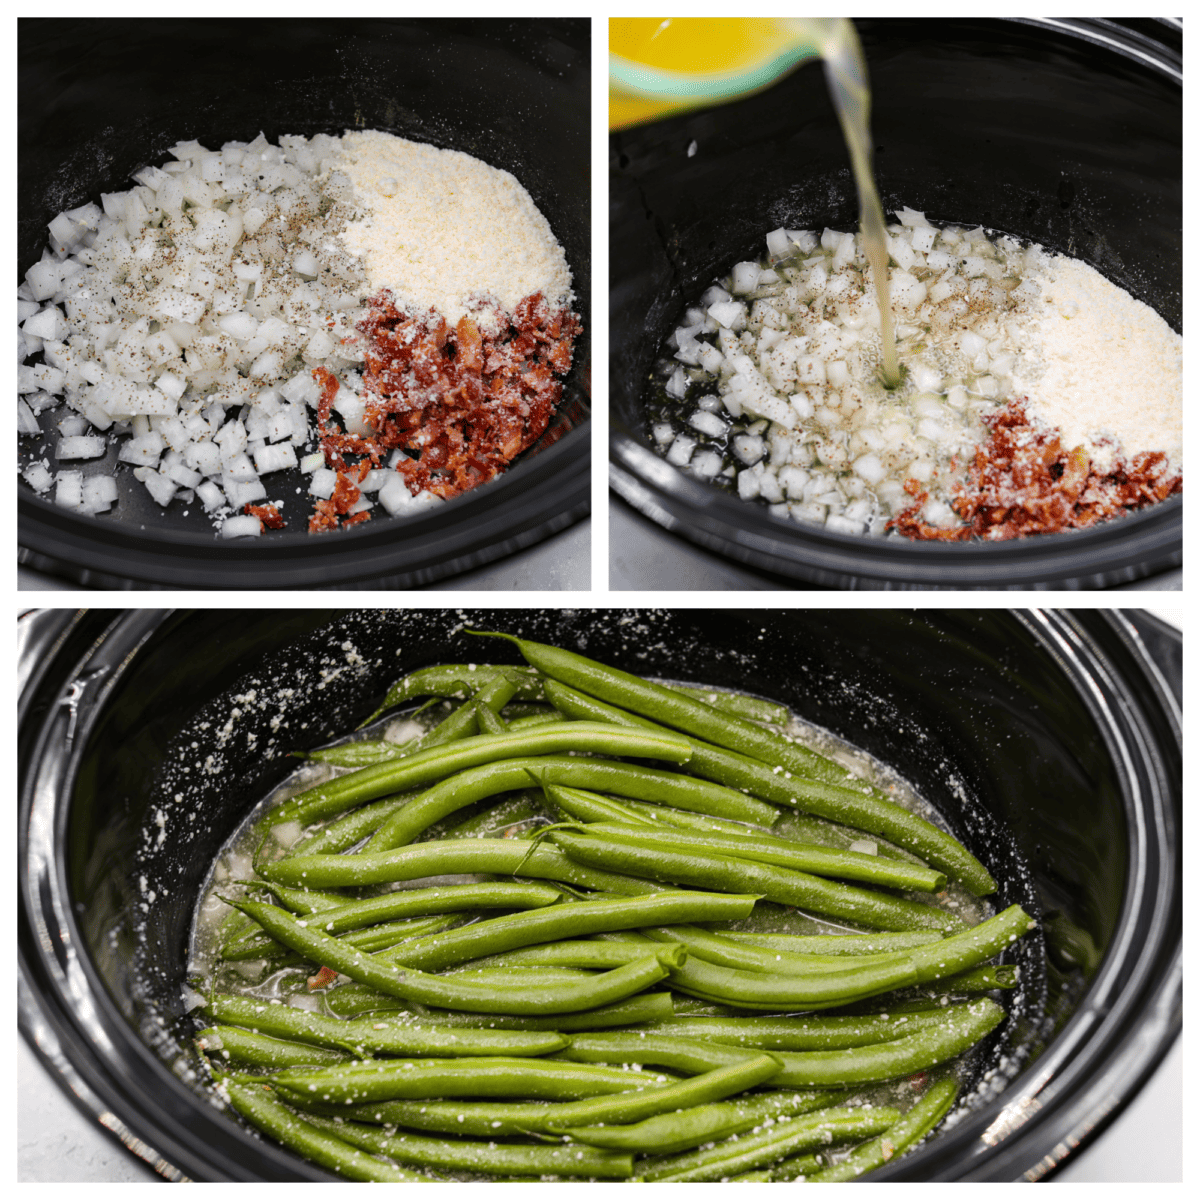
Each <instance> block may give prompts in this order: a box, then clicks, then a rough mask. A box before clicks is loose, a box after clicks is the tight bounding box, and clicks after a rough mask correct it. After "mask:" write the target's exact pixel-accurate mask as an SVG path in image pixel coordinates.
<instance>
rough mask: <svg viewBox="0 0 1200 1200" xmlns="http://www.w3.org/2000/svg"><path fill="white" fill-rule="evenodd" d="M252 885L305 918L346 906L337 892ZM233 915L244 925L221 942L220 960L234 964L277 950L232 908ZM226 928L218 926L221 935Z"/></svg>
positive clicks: (243, 915) (256, 882)
mask: <svg viewBox="0 0 1200 1200" xmlns="http://www.w3.org/2000/svg"><path fill="white" fill-rule="evenodd" d="M252 886H254V887H255V888H260V889H262V890H264V891H268V892H270V893H271V894H272V895H274V896H275V897H276V898H277V899H279V900H281V901H282V902H283V904H284V906H285V907H286V908H288V909H290V910H291V911H292V912H294V913H299V914H300V915H301V916H308V915H309V914H310V913H315V912H321V911H323V910H325V909H331V908H338V907H339V906H340V905H343V904H345V903H346V897H345V896H342V895H339V894H338V893H337V892H321V891H316V890H310V889H308V888H284V887H277V886H276V885H274V884H270V883H264V882H263V881H261V880H254V881H253V885H252ZM233 915H234V916H237V917H241V918H242V922H244V923H245V924H244V925H243V926H242V928H241V930H240V931H239V932H238V933H237V934H236V936H233V937H225V938H224V940H223V941H222V942H221V957H222V958H224V959H226V960H227V961H230V962H237V961H240V960H243V959H248V958H258V957H260V956H261V955H262V954H264V953H267V952H269V951H271V950H277V949H278V948H279V943H278V942H276V941H275V940H274V938H269V937H267V935H266V934H265V933H263V931H262V929H260V928H259V926H258V925H256V924H255V923H254V922H253V921H252V920H251V919H250V918H249V917H247V916H246V914H245V913H241V912H238V911H237V910H236V909H234V911H233ZM228 927H229V923H226V924H224V925H222V932H223V933H224V932H225V931H226V930H227V929H228Z"/></svg>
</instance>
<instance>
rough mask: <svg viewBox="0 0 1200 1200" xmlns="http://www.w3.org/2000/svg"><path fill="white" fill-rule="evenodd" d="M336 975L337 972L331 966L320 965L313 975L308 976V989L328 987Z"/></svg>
mask: <svg viewBox="0 0 1200 1200" xmlns="http://www.w3.org/2000/svg"><path fill="white" fill-rule="evenodd" d="M337 977H338V973H337V972H336V971H335V970H334V969H333V968H332V967H322V968H321V969H320V970H319V971H318V972H317V973H316V974H315V975H310V976H309V977H308V990H309V991H310V992H315V991H316V990H317V988H323V987H328V986H329V985H330V984H331V983H332V982H333V981H334V980H335V979H336V978H337Z"/></svg>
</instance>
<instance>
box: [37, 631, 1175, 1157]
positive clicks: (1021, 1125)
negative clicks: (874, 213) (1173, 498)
mask: <svg viewBox="0 0 1200 1200" xmlns="http://www.w3.org/2000/svg"><path fill="white" fill-rule="evenodd" d="M626 616H632V617H634V618H635V619H633V620H629V621H624V620H622V618H624V617H626ZM463 619H464V617H463V616H460V615H458V614H446V613H442V612H408V613H395V614H378V613H370V614H366V615H353V614H351V615H345V614H341V615H339V614H335V613H332V612H294V613H287V614H279V613H272V614H266V615H264V614H259V613H249V612H236V611H229V612H198V613H161V612H155V611H143V612H131V613H124V614H120V613H105V612H100V611H92V612H88V613H82V614H71V613H63V612H49V613H45V614H40V615H37V616H34V617H30V618H26V621H25V623H24V624H23V627H22V639H23V645H22V657H21V669H22V680H21V682H22V714H21V746H20V751H21V770H22V794H21V809H20V828H19V833H20V845H19V855H20V864H21V872H22V874H21V895H20V918H19V930H20V941H19V949H20V963H21V972H20V989H19V991H20V1010H21V1019H22V1027H23V1029H24V1031H25V1033H26V1036H27V1037H29V1039H30V1041H31V1042H32V1043H33V1044H34V1045H35V1047H36V1048H37V1049H38V1050H39V1052H40V1053H41V1054H42V1056H43V1058H44V1059H45V1060H46V1061H47V1064H48V1065H49V1066H51V1067H52V1068H53V1069H54V1070H55V1071H56V1072H57V1073H58V1074H59V1076H60V1078H62V1079H63V1080H64V1082H65V1083H66V1084H67V1085H68V1086H69V1087H70V1089H71V1091H72V1094H73V1096H74V1098H75V1099H76V1101H77V1103H79V1104H80V1105H81V1106H82V1107H83V1108H84V1109H85V1111H89V1112H91V1113H93V1114H99V1113H101V1112H105V1113H108V1114H109V1116H108V1118H106V1122H107V1124H108V1127H109V1128H111V1129H113V1130H114V1132H117V1133H118V1134H119V1135H120V1136H123V1137H124V1138H125V1140H126V1141H127V1143H129V1144H133V1145H135V1148H137V1147H140V1148H141V1150H140V1151H139V1152H143V1157H146V1158H147V1159H148V1160H149V1161H151V1162H153V1163H155V1165H157V1166H158V1167H159V1169H160V1170H162V1171H163V1173H164V1174H168V1175H173V1176H175V1177H178V1176H186V1177H189V1178H196V1179H210V1180H222V1179H231V1180H255V1179H277V1180H285V1179H321V1178H325V1176H324V1175H323V1173H322V1172H321V1171H319V1170H318V1169H317V1168H315V1167H313V1166H311V1165H310V1164H306V1163H303V1162H301V1161H299V1160H297V1159H295V1158H294V1157H292V1156H291V1155H289V1154H287V1153H285V1152H284V1151H282V1150H281V1149H279V1148H278V1147H275V1146H274V1145H272V1144H270V1143H267V1142H264V1141H261V1140H259V1139H257V1138H256V1137H254V1136H253V1135H252V1134H250V1133H249V1132H248V1131H247V1130H246V1129H245V1128H243V1127H241V1126H240V1125H239V1124H238V1123H237V1122H236V1121H234V1120H232V1119H231V1118H230V1117H228V1116H226V1115H224V1114H222V1113H220V1112H218V1111H217V1110H216V1109H214V1108H213V1107H212V1106H211V1105H210V1104H208V1103H207V1102H206V1101H205V1100H204V1099H203V1098H202V1096H201V1094H200V1093H201V1089H200V1085H199V1083H198V1078H197V1076H196V1073H195V1072H196V1068H197V1063H196V1060H195V1059H194V1057H193V1056H192V1052H191V1051H190V1049H188V1037H189V1035H190V1033H191V1032H192V1029H193V1026H192V1022H191V1019H190V1018H189V1017H188V1016H187V1013H186V1012H185V1008H184V1000H183V994H182V992H181V985H182V984H183V982H184V980H185V962H186V949H187V946H186V943H187V935H188V929H189V925H190V921H191V916H192V909H193V905H194V903H195V900H196V896H197V894H198V891H199V889H200V886H201V884H202V881H203V879H204V877H205V874H206V872H207V869H208V864H209V862H210V861H211V859H212V858H213V856H214V855H215V853H216V851H217V849H218V848H219V847H220V845H221V844H222V843H223V841H224V840H225V838H226V837H227V835H228V834H229V832H231V830H232V829H233V828H234V827H235V826H236V825H237V824H238V822H239V821H240V819H241V818H242V816H243V815H244V814H245V812H246V811H247V810H248V808H249V807H250V806H251V805H253V803H254V802H255V801H256V800H257V799H258V798H259V797H260V796H261V795H262V794H263V793H264V792H265V791H266V790H267V789H268V788H269V787H270V786H271V785H272V784H273V783H274V782H276V781H277V780H278V779H279V778H281V777H282V776H283V775H284V774H285V773H286V772H287V771H288V770H289V769H290V766H289V763H288V761H287V758H286V751H287V750H289V749H291V748H292V747H293V746H301V747H302V746H311V745H314V744H318V743H320V742H321V741H323V740H325V739H327V738H328V737H329V736H330V735H331V734H333V733H334V732H335V731H337V730H340V729H344V728H346V727H348V726H349V725H351V724H353V723H356V722H357V721H358V720H360V719H361V718H362V717H363V716H365V715H366V714H367V713H368V712H369V711H371V709H372V708H373V707H374V705H375V703H376V702H377V700H378V698H379V697H380V696H381V695H382V693H383V691H384V690H385V688H386V686H387V684H388V682H389V681H390V680H392V679H393V678H394V677H395V676H397V675H398V674H401V673H403V672H405V671H407V670H410V669H412V668H414V667H417V666H420V665H422V664H427V663H433V662H444V661H456V660H458V661H462V660H470V661H484V660H486V661H498V662H499V661H514V657H513V655H512V654H511V653H510V652H509V648H508V647H506V646H505V645H503V644H501V643H498V642H494V641H492V642H488V643H486V644H485V645H484V644H481V643H480V642H479V641H477V640H475V639H473V638H470V637H468V636H467V635H466V634H464V633H463V632H462V627H461V621H462V620H463ZM465 620H466V621H468V622H470V621H474V622H477V623H478V624H479V625H481V626H486V627H489V628H495V629H502V630H509V631H514V632H518V631H519V632H522V633H524V634H527V635H530V636H533V637H535V638H541V639H545V640H552V641H555V642H557V643H559V644H562V645H565V646H568V647H573V648H577V649H580V650H583V651H585V652H587V653H588V654H591V655H594V656H596V657H597V658H600V659H603V660H605V661H610V662H612V663H614V664H616V665H620V666H624V667H626V668H629V669H632V670H636V671H640V672H645V673H649V674H660V675H662V676H666V677H674V678H677V679H680V680H697V681H699V680H703V681H707V682H711V683H715V684H718V685H730V686H739V687H748V688H751V689H753V690H755V691H757V692H759V693H761V694H762V695H765V696H768V697H771V698H773V699H776V700H779V701H782V702H784V703H787V704H789V705H791V706H792V707H793V708H795V709H796V710H797V712H799V713H800V714H801V715H802V716H804V717H806V718H808V719H810V720H813V721H815V722H817V723H819V724H822V725H824V726H826V727H828V728H829V729H831V730H833V731H834V732H835V733H838V734H841V735H842V736H845V737H847V738H848V739H850V740H852V741H854V742H855V743H857V744H858V745H860V746H862V747H863V748H864V749H866V750H868V751H870V752H871V753H872V754H874V755H876V756H877V757H878V758H880V759H881V760H883V761H884V762H885V763H887V764H888V765H890V766H892V767H894V768H895V769H897V770H898V771H900V772H901V773H903V774H904V775H905V776H907V778H908V779H909V780H911V781H912V782H913V783H914V784H915V785H916V786H917V787H918V788H919V789H920V790H921V791H922V792H923V794H924V795H925V796H926V797H927V798H928V799H929V800H931V801H932V802H933V803H934V804H936V805H937V806H938V808H939V809H940V811H941V812H942V814H943V815H944V817H945V818H946V819H947V820H948V822H949V824H950V826H951V827H952V828H953V829H954V831H955V832H956V833H957V834H958V836H960V837H961V838H962V839H963V840H964V842H965V843H966V844H967V845H968V846H969V847H970V848H971V850H972V851H973V852H974V853H975V854H976V855H978V856H979V857H980V858H981V859H982V860H983V862H984V863H985V865H987V866H988V868H989V870H991V872H992V873H993V875H995V876H996V878H997V879H998V880H999V881H1000V892H999V895H998V896H997V897H996V900H997V902H998V903H1001V904H1006V903H1010V902H1014V901H1019V902H1020V903H1022V904H1024V905H1026V906H1027V907H1028V909H1029V911H1030V912H1032V913H1033V914H1035V915H1036V916H1037V918H1038V919H1039V921H1040V922H1041V926H1042V931H1043V932H1042V934H1041V935H1038V936H1036V937H1035V938H1032V939H1029V940H1028V941H1027V942H1024V943H1022V944H1021V946H1020V948H1019V949H1018V951H1017V954H1018V959H1017V961H1019V962H1020V964H1021V967H1022V984H1021V987H1020V989H1019V990H1018V991H1017V992H1016V993H1015V994H1014V995H1011V996H1009V997H1008V998H1007V1000H1006V1002H1007V1003H1009V1005H1010V1010H1011V1012H1012V1018H1013V1019H1012V1020H1011V1021H1010V1022H1009V1024H1008V1025H1007V1026H1006V1029H1005V1032H1004V1034H1003V1036H1002V1037H997V1038H996V1039H994V1040H993V1041H992V1042H991V1043H990V1044H989V1045H988V1047H987V1050H986V1053H985V1055H984V1057H983V1059H982V1060H981V1062H980V1063H979V1065H978V1068H977V1070H976V1079H978V1077H979V1074H980V1073H981V1072H982V1071H984V1070H986V1069H987V1068H988V1067H989V1066H991V1065H994V1064H995V1062H997V1061H998V1059H999V1057H1000V1056H1001V1055H1008V1056H1015V1057H1016V1058H1017V1059H1018V1060H1019V1061H1020V1062H1021V1070H1020V1073H1019V1074H1018V1075H1017V1077H1016V1078H1015V1079H1014V1080H1013V1081H1012V1082H1011V1083H1010V1084H1009V1085H1008V1087H1007V1088H1006V1089H1005V1090H1004V1091H1003V1092H1002V1093H1001V1094H1000V1095H998V1096H995V1097H993V1098H991V1099H987V1100H984V1101H982V1102H981V1104H980V1106H979V1107H978V1109H977V1110H976V1111H973V1112H972V1113H971V1114H969V1115H968V1116H967V1117H966V1118H965V1119H964V1120H963V1121H961V1122H960V1123H959V1124H958V1125H957V1126H956V1127H955V1128H954V1129H952V1130H951V1131H949V1132H948V1133H946V1134H944V1135H942V1136H941V1137H939V1138H938V1139H937V1140H936V1141H934V1142H933V1143H931V1144H930V1145H929V1146H927V1147H925V1148H923V1149H922V1150H921V1151H920V1152H919V1153H918V1154H916V1155H914V1156H912V1157H911V1158H909V1159H905V1160H904V1161H903V1162H900V1163H897V1164H894V1165H893V1166H891V1167H888V1168H887V1169H886V1172H885V1173H886V1175H888V1176H890V1177H894V1178H898V1179H950V1178H963V1179H968V1178H976V1179H1015V1178H1019V1177H1022V1176H1024V1177H1027V1178H1035V1177H1038V1176H1039V1175H1041V1174H1043V1173H1045V1172H1046V1171H1049V1170H1053V1168H1054V1167H1055V1166H1056V1165H1057V1164H1058V1163H1059V1162H1060V1161H1061V1160H1062V1159H1063V1157H1064V1156H1065V1155H1066V1154H1067V1153H1068V1152H1069V1150H1068V1148H1069V1147H1071V1146H1073V1145H1075V1144H1077V1143H1083V1142H1086V1140H1087V1139H1088V1138H1089V1137H1091V1136H1094V1135H1095V1134H1096V1133H1097V1132H1099V1130H1100V1129H1102V1128H1103V1127H1104V1125H1105V1124H1106V1123H1107V1121H1108V1120H1110V1119H1111V1118H1112V1116H1113V1115H1114V1114H1115V1113H1116V1112H1117V1111H1119V1110H1120V1108H1121V1106H1122V1105H1123V1104H1124V1103H1125V1102H1126V1101H1127V1100H1128V1099H1129V1098H1130V1097H1131V1096H1132V1095H1133V1094H1134V1093H1135V1092H1136V1090H1137V1088H1138V1087H1139V1086H1140V1084H1141V1083H1142V1082H1143V1081H1144V1080H1145V1078H1146V1077H1147V1076H1148V1075H1149V1073H1150V1072H1151V1071H1152V1070H1153V1068H1154V1066H1155V1065H1156V1064H1157V1062H1158V1061H1159V1059H1160V1058H1161V1056H1162V1054H1163V1053H1165V1051H1166V1049H1167V1047H1168V1046H1169V1045H1170V1043H1171V1041H1172V1039H1173V1038H1174V1036H1175V1034H1176V1033H1177V1031H1178V1028H1179V1023H1180V1019H1181V1002H1180V984H1179V976H1178V971H1179V963H1180V946H1181V904H1180V888H1181V879H1180V842H1179V822H1180V815H1181V807H1180V806H1181V799H1180V742H1179V725H1178V708H1177V701H1176V699H1175V696H1176V695H1177V694H1178V685H1179V680H1180V677H1181V676H1180V671H1179V666H1180V660H1179V641H1178V638H1177V636H1174V635H1173V634H1172V632H1171V631H1169V630H1167V629H1166V628H1165V627H1163V626H1161V625H1159V624H1158V623H1157V622H1154V621H1153V620H1152V619H1149V618H1145V617H1143V616H1141V615H1139V614H1126V615H1122V614H1119V613H1118V614H1110V613H1104V612H1084V613H1076V614H1057V613H1049V614H1045V613H1004V612H950V613H937V612H927V613H921V614H914V613H907V612H872V611H855V612H821V611H811V612H803V611H802V612H788V613H781V612H760V613H735V612H704V611H698V612H682V613H676V614H670V613H655V612H640V613H631V614H626V613H620V612H618V613H612V614H609V613H593V612H588V611H584V610H581V611H576V612H566V613H563V612H557V611H552V612H549V613H536V612H511V611H510V612H503V611H502V612H483V613H476V614H465ZM347 647H350V648H351V649H347ZM397 649H400V650H401V653H400V654H399V655H398V654H397V653H396V651H397ZM359 659H361V660H362V661H361V663H360V662H359V661H358V660H359ZM322 672H323V673H324V677H325V680H326V682H325V686H324V687H323V688H320V689H318V688H316V687H315V686H314V680H315V679H316V678H317V677H318V676H319V675H320V674H321V673H322ZM235 710H237V711H236V714H235ZM231 718H232V720H231ZM277 718H278V720H276V719H277ZM227 730H228V731H230V732H226V731H227ZM251 735H253V736H251ZM264 748H265V750H266V751H267V752H266V753H264ZM176 796H178V797H179V798H178V799H176ZM160 816H161V818H162V820H161V822H160V820H159V818H160Z"/></svg>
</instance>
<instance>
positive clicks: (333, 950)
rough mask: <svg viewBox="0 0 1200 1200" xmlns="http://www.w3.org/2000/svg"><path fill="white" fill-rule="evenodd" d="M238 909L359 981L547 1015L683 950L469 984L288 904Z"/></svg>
mask: <svg viewBox="0 0 1200 1200" xmlns="http://www.w3.org/2000/svg"><path fill="white" fill-rule="evenodd" d="M231 903H233V904H234V907H235V908H240V909H241V910H242V911H243V912H246V913H248V914H249V915H250V916H252V917H253V918H254V919H255V920H256V921H257V922H258V923H259V924H260V925H262V927H263V928H264V929H265V930H266V931H267V932H268V933H269V934H270V935H271V936H272V937H273V938H275V940H276V941H279V942H282V943H283V944H284V945H285V946H288V947H289V948H290V949H292V950H295V951H296V952H297V953H298V954H303V955H304V956H305V957H306V958H310V959H312V961H313V962H317V963H320V964H322V965H323V966H328V967H331V968H333V969H334V970H336V971H339V972H341V973H342V974H343V975H348V976H349V977H350V978H351V979H354V980H356V981H357V982H359V983H366V984H369V985H370V986H371V987H373V988H376V989H378V990H379V991H381V992H386V993H388V994H389V995H392V996H397V997H399V998H400V999H402V1000H416V1001H418V1002H419V1003H421V1004H431V1005H435V1006H437V1007H440V1008H453V1009H461V1010H465V1011H467V1012H486V1013H501V1012H507V1013H513V1014H515V1015H522V1014H527V1015H531V1016H533V1015H545V1016H550V1015H552V1014H554V1013H564V1012H580V1011H582V1010H583V1009H586V1008H596V1007H598V1006H599V1005H601V1004H612V1003H614V1002H615V1001H617V1000H624V999H625V998H626V997H627V996H632V995H634V994H635V993H637V992H640V991H644V990H645V989H646V988H647V987H650V986H651V985H652V984H655V983H658V982H659V981H660V980H661V979H664V978H666V976H667V973H668V970H669V969H670V968H672V967H674V966H675V965H676V964H678V963H680V962H681V961H682V957H681V952H680V951H679V950H678V949H675V950H667V951H666V952H662V951H660V952H659V955H658V956H657V957H656V956H648V957H647V958H645V959H641V960H639V961H637V962H633V963H630V964H629V965H628V966H624V967H617V968H616V969H615V970H612V971H606V972H604V973H603V974H602V975H596V976H589V977H588V978H586V979H581V980H579V981H578V982H577V983H573V984H562V985H559V986H556V987H551V986H542V987H540V988H538V987H529V988H518V987H512V988H508V989H505V990H502V991H499V992H497V990H496V989H495V988H491V987H487V986H484V985H480V984H472V983H465V982H462V981H459V980H455V979H453V978H449V977H444V976H436V975H428V974H426V973H425V972H423V971H414V970H412V969H411V968H405V969H399V968H393V967H390V966H387V965H385V964H382V963H380V962H379V961H378V960H376V959H373V958H372V957H371V956H370V955H367V954H364V953H363V952H362V951H361V950H357V949H355V948H354V947H351V946H343V945H341V943H340V942H339V941H338V940H337V939H336V938H331V937H327V936H326V935H325V934H323V933H320V932H318V931H315V930H311V929H307V928H305V927H304V926H303V925H301V924H300V923H299V922H298V921H297V919H296V918H295V917H294V916H293V915H292V914H291V913H288V912H284V911H283V909H280V908H275V907H274V906H272V905H269V904H258V903H255V902H254V901H250V900H241V901H231Z"/></svg>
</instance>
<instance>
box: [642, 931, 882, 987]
mask: <svg viewBox="0 0 1200 1200" xmlns="http://www.w3.org/2000/svg"><path fill="white" fill-rule="evenodd" d="M642 932H643V933H644V934H645V935H646V936H647V937H650V938H653V939H654V940H655V941H658V942H678V943H679V944H681V945H683V946H686V947H687V952H688V954H689V955H691V956H693V957H695V958H697V959H699V960H700V961H702V962H708V963H715V964H716V965H717V966H719V967H733V968H734V969H735V970H738V971H760V972H765V973H766V974H768V975H813V974H819V973H820V972H822V971H826V970H844V969H845V968H847V967H851V966H854V965H855V964H854V962H853V961H850V962H848V961H847V960H846V958H845V957H842V956H839V955H835V954H789V953H788V952H787V951H786V950H764V949H761V948H759V947H758V946H753V945H749V944H747V943H745V942H736V941H734V940H733V939H732V938H729V937H727V936H726V935H725V934H722V933H709V932H708V930H706V929H697V928H696V927H695V926H694V925H665V926H655V927H645V928H643V930H642ZM902 953H903V952H902V951H897V952H895V953H893V954H891V955H876V956H873V957H872V959H871V961H872V962H880V961H884V960H885V959H887V958H889V957H890V958H892V959H893V960H895V959H896V958H897V957H898V956H899V955H900V954H902Z"/></svg>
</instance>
